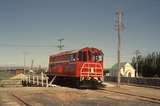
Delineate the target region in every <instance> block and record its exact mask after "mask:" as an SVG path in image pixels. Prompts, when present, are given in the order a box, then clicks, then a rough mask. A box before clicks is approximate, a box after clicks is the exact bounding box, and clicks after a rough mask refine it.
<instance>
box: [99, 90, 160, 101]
mask: <svg viewBox="0 0 160 106" xmlns="http://www.w3.org/2000/svg"><path fill="white" fill-rule="evenodd" d="M97 91H98V92H101V93H109V92H110V93H115V94H121V95H126V96H131V97H135V98H136V99H138V100H142V101H147V102H152V103H156V104H160V98H155V97H148V96H143V95H137V94H133V93H127V92H120V91H114V90H108V89H101V90H97Z"/></svg>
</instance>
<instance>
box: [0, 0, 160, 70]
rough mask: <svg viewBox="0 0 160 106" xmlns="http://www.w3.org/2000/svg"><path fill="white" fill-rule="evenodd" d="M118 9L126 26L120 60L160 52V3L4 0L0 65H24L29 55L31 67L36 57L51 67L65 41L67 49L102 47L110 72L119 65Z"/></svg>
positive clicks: (0, 20) (138, 0)
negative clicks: (53, 57)
mask: <svg viewBox="0 0 160 106" xmlns="http://www.w3.org/2000/svg"><path fill="white" fill-rule="evenodd" d="M118 9H121V10H123V13H124V18H123V19H124V25H125V29H124V31H123V32H122V33H121V40H122V48H121V52H122V53H121V61H126V62H130V61H131V59H132V57H133V56H135V53H134V52H135V50H140V52H141V54H142V55H146V54H148V53H152V52H153V51H160V43H159V42H160V0H0V65H22V66H23V65H24V54H25V62H26V65H28V66H30V64H31V60H32V59H33V60H34V65H35V66H37V65H41V66H42V67H43V66H47V65H48V58H49V55H51V54H55V53H58V52H59V50H58V48H57V47H56V46H57V45H58V44H59V42H58V41H57V39H60V38H64V41H63V42H62V43H63V45H64V50H73V49H80V48H83V47H96V48H99V49H102V51H103V52H104V66H105V67H106V68H110V67H111V66H112V65H113V64H115V63H116V62H117V32H116V31H115V29H116V28H115V25H116V23H115V20H116V11H117V10H118ZM19 45H21V46H19ZM23 45H39V46H37V47H32V46H30V47H29V46H26V47H24V46H23ZM41 45H42V46H41ZM43 45H50V46H47V47H43Z"/></svg>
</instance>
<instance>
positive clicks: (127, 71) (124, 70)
mask: <svg viewBox="0 0 160 106" xmlns="http://www.w3.org/2000/svg"><path fill="white" fill-rule="evenodd" d="M120 67H121V68H120V74H121V76H122V77H135V69H134V68H133V66H132V65H131V64H130V63H127V62H123V63H120ZM117 75H118V64H115V65H113V66H112V68H111V69H110V76H115V77H116V76H117Z"/></svg>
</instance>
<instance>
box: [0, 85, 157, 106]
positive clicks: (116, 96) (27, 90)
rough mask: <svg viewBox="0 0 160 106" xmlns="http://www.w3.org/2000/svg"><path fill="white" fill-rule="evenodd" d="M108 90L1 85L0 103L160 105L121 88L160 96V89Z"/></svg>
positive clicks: (4, 105)
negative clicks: (6, 86)
mask: <svg viewBox="0 0 160 106" xmlns="http://www.w3.org/2000/svg"><path fill="white" fill-rule="evenodd" d="M105 89H106V90H108V91H106V92H103V91H104V90H90V89H76V88H68V87H60V86H57V87H53V88H51V87H50V88H42V87H20V88H0V106H128V105H129V106H159V105H160V103H156V102H152V101H146V100H143V99H140V98H137V97H135V96H130V95H124V94H121V93H115V92H111V91H117V92H125V93H134V94H138V95H140V96H148V97H151V98H157V99H160V92H159V91H160V90H159V89H151V88H142V87H132V86H122V87H121V88H116V87H114V86H112V87H106V88H105Z"/></svg>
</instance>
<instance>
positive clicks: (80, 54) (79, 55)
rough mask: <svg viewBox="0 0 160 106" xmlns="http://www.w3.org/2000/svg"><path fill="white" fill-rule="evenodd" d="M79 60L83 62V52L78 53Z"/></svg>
mask: <svg viewBox="0 0 160 106" xmlns="http://www.w3.org/2000/svg"><path fill="white" fill-rule="evenodd" d="M78 59H79V61H82V52H81V51H80V52H79V53H78Z"/></svg>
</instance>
